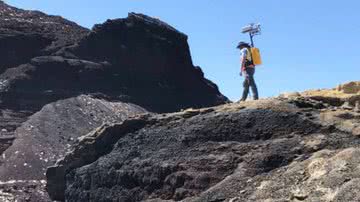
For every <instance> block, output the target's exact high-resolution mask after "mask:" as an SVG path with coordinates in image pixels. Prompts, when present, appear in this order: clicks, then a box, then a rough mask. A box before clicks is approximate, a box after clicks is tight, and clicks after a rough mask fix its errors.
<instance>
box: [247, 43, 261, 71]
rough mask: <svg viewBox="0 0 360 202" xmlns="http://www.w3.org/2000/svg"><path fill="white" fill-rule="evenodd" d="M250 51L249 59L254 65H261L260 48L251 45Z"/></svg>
mask: <svg viewBox="0 0 360 202" xmlns="http://www.w3.org/2000/svg"><path fill="white" fill-rule="evenodd" d="M250 52H251V59H252V62H253V64H254V65H255V66H257V65H261V64H262V60H261V55H260V50H259V49H258V48H255V47H251V48H250Z"/></svg>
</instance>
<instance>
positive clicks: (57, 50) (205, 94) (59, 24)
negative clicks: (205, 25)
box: [0, 3, 228, 112]
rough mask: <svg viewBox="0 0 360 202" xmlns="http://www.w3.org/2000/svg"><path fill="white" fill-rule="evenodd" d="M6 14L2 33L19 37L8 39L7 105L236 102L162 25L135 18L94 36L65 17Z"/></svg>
mask: <svg viewBox="0 0 360 202" xmlns="http://www.w3.org/2000/svg"><path fill="white" fill-rule="evenodd" d="M0 10H1V13H2V15H3V17H4V18H3V19H2V20H3V22H1V21H0V29H1V30H3V33H4V35H6V36H7V37H8V35H9V34H8V33H10V35H11V37H10V38H7V37H5V38H1V35H0V41H1V40H3V41H4V44H8V45H7V46H5V47H2V48H1V49H0V53H1V51H3V52H4V54H3V55H5V56H6V57H2V59H4V61H0V64H4V66H3V69H2V74H0V98H1V101H2V104H3V105H5V106H6V107H7V108H11V109H16V110H29V109H31V110H32V111H38V110H40V109H41V108H42V107H43V106H44V105H45V104H48V103H51V102H54V101H57V100H59V99H65V98H70V97H76V96H78V95H81V94H97V95H101V96H102V97H103V98H107V99H109V100H116V101H126V102H131V103H135V104H137V105H140V106H142V107H144V108H146V109H147V110H149V111H153V112H173V111H178V110H181V109H185V108H188V107H195V108H201V107H208V106H214V105H218V104H223V103H225V102H227V101H228V100H227V98H226V97H224V96H223V95H221V93H220V92H219V90H218V88H217V86H216V85H215V84H213V83H212V82H211V81H209V80H207V79H205V78H204V74H203V73H202V71H201V69H200V68H199V67H195V66H193V64H192V60H191V56H190V51H189V47H188V43H187V36H186V35H185V34H183V33H181V32H179V31H177V30H176V29H175V28H173V27H171V26H170V25H168V24H166V23H164V22H162V21H160V20H157V19H154V18H150V17H148V16H145V15H142V14H135V13H131V14H129V17H128V18H126V19H117V20H108V21H107V22H105V23H104V24H99V25H96V26H94V29H93V30H92V31H91V32H90V33H89V32H88V31H87V30H86V29H83V28H81V27H79V26H77V25H76V24H75V23H72V22H69V21H66V20H64V19H62V18H61V17H55V16H48V15H45V14H43V13H40V12H35V11H24V10H20V9H16V8H13V7H10V6H8V5H6V4H4V3H1V4H0ZM1 30H0V31H1ZM0 33H1V32H0ZM18 33H20V35H21V36H18ZM22 40H23V41H22ZM24 41H26V43H25V42H24ZM15 43H18V44H17V45H16V44H15ZM17 47H18V48H19V49H21V51H23V52H24V51H25V52H26V53H22V52H21V51H18V50H17ZM15 53H16V54H15ZM7 55H9V57H8V56H7ZM40 55H41V56H40ZM35 56H37V57H35ZM21 58H23V59H21ZM5 60H6V61H5ZM21 63H25V64H22V65H19V64H21ZM17 65H19V66H17ZM0 72H1V71H0Z"/></svg>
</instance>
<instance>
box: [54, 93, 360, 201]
mask: <svg viewBox="0 0 360 202" xmlns="http://www.w3.org/2000/svg"><path fill="white" fill-rule="evenodd" d="M300 102H303V103H300ZM316 103H317V104H316ZM320 106H322V107H320ZM334 113H335V114H334ZM357 116H359V114H358V113H356V112H352V111H348V110H343V109H341V108H338V109H336V110H334V109H333V108H332V107H327V106H325V105H324V104H322V103H321V102H318V101H314V100H309V99H308V98H303V99H302V100H301V99H296V102H294V99H293V98H291V99H288V98H278V99H268V100H261V101H255V102H247V103H241V104H230V105H223V106H219V107H215V108H205V109H201V110H194V109H189V110H186V111H183V112H180V113H174V114H164V115H145V116H140V117H136V118H134V119H129V120H126V121H124V122H122V123H118V124H114V125H104V126H102V127H101V128H98V129H96V130H95V131H93V132H91V133H89V134H88V135H87V136H85V137H83V138H82V140H81V141H80V142H79V143H78V144H77V145H76V146H75V147H74V148H73V150H72V152H70V153H69V154H68V155H66V156H65V157H64V158H63V159H62V160H60V161H59V162H58V163H57V165H56V166H54V167H51V168H50V169H49V170H48V171H47V179H48V185H47V186H48V190H49V194H50V196H51V197H52V198H53V199H58V200H64V199H65V200H67V201H107V200H110V201H161V200H170V201H172V200H175V201H179V200H182V201H204V202H205V201H259V202H260V201H348V200H349V199H350V198H357V197H359V196H358V194H357V192H356V191H355V190H356V183H357V181H356V180H357V175H356V172H357V171H356V165H357V164H358V162H357V161H358V154H357V153H358V151H357V149H356V145H359V143H360V140H359V139H358V137H357V133H356V130H353V129H354V127H359V126H360V122H359V119H357V118H356V117H357ZM346 120H348V121H349V120H351V124H352V127H349V124H345V125H344V124H342V123H344V121H346ZM347 127H348V128H347ZM350 128H351V129H350ZM104 148H106V149H105V150H104ZM89 154H90V155H89ZM335 199H336V200H335Z"/></svg>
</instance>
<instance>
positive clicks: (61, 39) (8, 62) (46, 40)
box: [0, 1, 89, 72]
mask: <svg viewBox="0 0 360 202" xmlns="http://www.w3.org/2000/svg"><path fill="white" fill-rule="evenodd" d="M88 32H89V30H88V29H85V28H83V27H80V26H79V25H77V24H75V23H74V22H71V21H68V20H66V19H63V18H62V17H60V16H50V15H46V14H44V13H42V12H39V11H27V10H22V9H18V8H15V7H12V6H9V5H7V4H5V3H4V2H3V1H0V43H1V47H0V54H1V58H0V72H3V71H4V70H5V69H6V68H9V67H15V66H17V65H20V64H23V63H27V62H28V61H29V60H30V59H31V58H33V57H36V56H40V55H49V54H51V53H52V52H55V51H56V50H58V49H60V48H61V47H64V46H67V45H71V44H74V43H76V42H77V41H79V40H80V39H81V38H83V37H84V36H85V35H87V33H88Z"/></svg>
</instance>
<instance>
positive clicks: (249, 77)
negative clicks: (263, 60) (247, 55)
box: [241, 67, 259, 101]
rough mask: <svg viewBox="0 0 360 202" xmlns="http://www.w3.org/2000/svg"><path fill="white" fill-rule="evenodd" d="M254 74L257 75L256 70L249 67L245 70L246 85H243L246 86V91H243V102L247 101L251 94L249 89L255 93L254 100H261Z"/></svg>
mask: <svg viewBox="0 0 360 202" xmlns="http://www.w3.org/2000/svg"><path fill="white" fill-rule="evenodd" d="M254 74H255V68H252V67H248V68H246V69H245V72H244V76H245V80H244V83H243V84H244V91H243V95H242V98H241V101H245V100H246V99H247V97H248V94H249V87H251V91H252V93H253V98H254V100H258V99H259V94H258V90H257V87H256V83H255V79H254Z"/></svg>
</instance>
